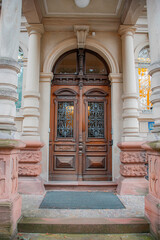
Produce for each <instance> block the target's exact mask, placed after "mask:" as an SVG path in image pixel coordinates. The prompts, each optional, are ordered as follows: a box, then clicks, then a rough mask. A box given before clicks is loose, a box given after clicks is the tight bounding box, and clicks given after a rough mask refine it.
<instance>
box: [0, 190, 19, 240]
mask: <svg viewBox="0 0 160 240" xmlns="http://www.w3.org/2000/svg"><path fill="white" fill-rule="evenodd" d="M21 206H22V199H21V196H20V195H19V194H17V195H15V197H14V198H13V199H11V200H0V239H1V240H3V239H4V240H9V239H14V237H15V235H16V234H17V221H18V220H19V218H20V217H21Z"/></svg>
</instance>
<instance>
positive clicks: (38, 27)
mask: <svg viewBox="0 0 160 240" xmlns="http://www.w3.org/2000/svg"><path fill="white" fill-rule="evenodd" d="M26 28H27V31H28V34H29V36H30V35H31V34H40V35H41V34H43V33H44V26H43V24H26Z"/></svg>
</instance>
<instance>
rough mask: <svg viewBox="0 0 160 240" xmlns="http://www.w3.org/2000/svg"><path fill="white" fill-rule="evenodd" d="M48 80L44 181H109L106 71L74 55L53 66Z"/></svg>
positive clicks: (93, 59) (97, 60) (92, 56)
mask: <svg viewBox="0 0 160 240" xmlns="http://www.w3.org/2000/svg"><path fill="white" fill-rule="evenodd" d="M53 74H54V77H53V80H52V85H51V109H50V166H49V180H92V181H98V180H100V181H102V180H112V159H111V158H112V157H111V155H112V151H111V148H112V140H111V87H110V81H109V79H108V74H109V68H108V65H107V64H106V62H105V61H104V60H103V58H102V57H101V56H99V55H98V54H96V53H95V52H92V51H90V50H83V49H79V50H77V49H75V50H72V51H69V52H67V53H65V54H63V55H62V56H61V57H60V58H59V59H58V60H57V62H56V63H55V65H54V67H53Z"/></svg>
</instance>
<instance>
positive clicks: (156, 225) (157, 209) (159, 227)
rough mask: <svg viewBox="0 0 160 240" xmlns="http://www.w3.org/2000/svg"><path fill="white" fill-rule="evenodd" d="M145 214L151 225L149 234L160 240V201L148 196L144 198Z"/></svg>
mask: <svg viewBox="0 0 160 240" xmlns="http://www.w3.org/2000/svg"><path fill="white" fill-rule="evenodd" d="M145 214H146V217H147V218H148V219H149V221H150V223H151V224H150V228H151V229H150V230H151V233H152V234H153V235H154V236H155V238H156V239H160V199H159V200H158V199H157V198H155V197H154V196H152V195H150V194H148V195H147V196H146V197H145Z"/></svg>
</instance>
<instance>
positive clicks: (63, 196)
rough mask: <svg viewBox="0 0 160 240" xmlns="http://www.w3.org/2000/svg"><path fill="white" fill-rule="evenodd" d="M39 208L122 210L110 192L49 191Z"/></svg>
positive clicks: (119, 202)
mask: <svg viewBox="0 0 160 240" xmlns="http://www.w3.org/2000/svg"><path fill="white" fill-rule="evenodd" d="M39 208H43V209H44V208H46V209H123V208H125V207H124V205H123V204H122V202H121V201H120V200H119V198H118V197H117V196H116V195H115V194H114V193H111V192H70V191H49V192H47V193H46V195H45V197H44V199H43V201H42V203H41V205H40V207H39Z"/></svg>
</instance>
